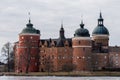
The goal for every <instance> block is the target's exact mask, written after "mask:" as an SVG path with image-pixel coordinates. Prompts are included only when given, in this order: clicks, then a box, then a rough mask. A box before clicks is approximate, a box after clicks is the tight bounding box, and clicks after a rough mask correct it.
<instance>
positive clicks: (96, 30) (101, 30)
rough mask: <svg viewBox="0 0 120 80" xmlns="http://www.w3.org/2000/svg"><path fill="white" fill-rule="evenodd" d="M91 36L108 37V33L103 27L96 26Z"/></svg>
mask: <svg viewBox="0 0 120 80" xmlns="http://www.w3.org/2000/svg"><path fill="white" fill-rule="evenodd" d="M92 34H103V35H104V34H106V35H109V31H108V29H107V28H106V27H105V26H97V27H96V28H95V29H94V30H93V33H92Z"/></svg>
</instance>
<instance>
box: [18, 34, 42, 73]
mask: <svg viewBox="0 0 120 80" xmlns="http://www.w3.org/2000/svg"><path fill="white" fill-rule="evenodd" d="M39 40H40V37H39V35H20V36H19V43H18V45H17V50H16V54H17V56H16V59H17V60H18V61H17V63H16V67H17V68H16V69H17V70H16V71H17V72H25V71H26V65H27V63H28V55H29V56H30V63H29V72H37V71H38V69H39V67H38V60H39V59H38V58H39V57H38V53H39V45H38V44H39ZM28 52H29V53H28Z"/></svg>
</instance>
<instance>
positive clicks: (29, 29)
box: [21, 20, 40, 34]
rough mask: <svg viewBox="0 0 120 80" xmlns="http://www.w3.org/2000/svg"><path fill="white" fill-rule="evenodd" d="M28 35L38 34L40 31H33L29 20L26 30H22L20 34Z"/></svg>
mask: <svg viewBox="0 0 120 80" xmlns="http://www.w3.org/2000/svg"><path fill="white" fill-rule="evenodd" d="M26 33H27V34H28V33H30V34H40V31H39V30H37V29H35V28H34V27H33V24H32V23H31V20H29V23H28V24H26V28H24V29H23V30H22V32H21V34H26Z"/></svg>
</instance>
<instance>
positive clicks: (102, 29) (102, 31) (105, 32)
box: [92, 12, 109, 35]
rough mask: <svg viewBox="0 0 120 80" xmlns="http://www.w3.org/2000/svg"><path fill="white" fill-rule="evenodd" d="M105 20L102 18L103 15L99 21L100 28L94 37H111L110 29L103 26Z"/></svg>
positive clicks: (96, 29)
mask: <svg viewBox="0 0 120 80" xmlns="http://www.w3.org/2000/svg"><path fill="white" fill-rule="evenodd" d="M103 21H104V19H103V18H102V13H101V12H100V16H99V19H98V26H97V27H96V28H95V29H94V30H93V32H92V34H93V35H94V34H95V35H109V31H108V29H107V28H106V27H105V26H104V24H103Z"/></svg>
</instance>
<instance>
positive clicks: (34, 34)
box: [19, 33, 40, 36]
mask: <svg viewBox="0 0 120 80" xmlns="http://www.w3.org/2000/svg"><path fill="white" fill-rule="evenodd" d="M19 35H20V36H22V35H32V36H33V35H34V36H40V34H32V33H20V34H19Z"/></svg>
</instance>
